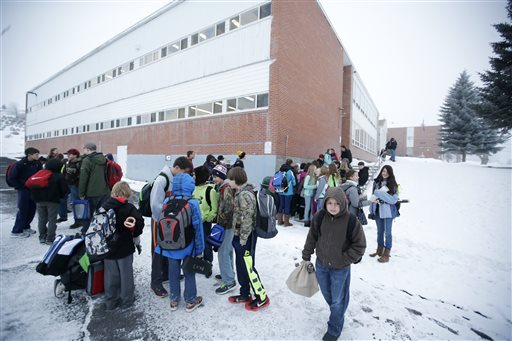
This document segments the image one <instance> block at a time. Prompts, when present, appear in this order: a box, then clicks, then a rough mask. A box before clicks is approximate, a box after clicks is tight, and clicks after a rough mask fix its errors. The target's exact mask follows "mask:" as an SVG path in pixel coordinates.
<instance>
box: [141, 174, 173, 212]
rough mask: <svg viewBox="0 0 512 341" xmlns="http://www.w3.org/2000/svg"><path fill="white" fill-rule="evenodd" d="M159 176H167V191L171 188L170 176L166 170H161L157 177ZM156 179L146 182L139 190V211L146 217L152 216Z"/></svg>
mask: <svg viewBox="0 0 512 341" xmlns="http://www.w3.org/2000/svg"><path fill="white" fill-rule="evenodd" d="M159 176H163V177H164V178H165V189H164V191H165V192H167V190H168V189H169V177H167V175H166V174H165V173H164V172H160V174H158V175H157V177H159ZM155 180H156V178H155ZM155 180H153V181H151V182H148V183H146V184H145V185H144V187H142V189H141V190H140V192H139V201H138V203H139V212H140V214H142V215H143V216H144V217H151V190H152V189H153V184H154V182H155Z"/></svg>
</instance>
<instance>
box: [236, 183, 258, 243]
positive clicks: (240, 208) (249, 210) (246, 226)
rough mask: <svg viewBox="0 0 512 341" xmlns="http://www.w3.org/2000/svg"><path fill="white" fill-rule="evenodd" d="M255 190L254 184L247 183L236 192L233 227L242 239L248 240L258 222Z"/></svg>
mask: <svg viewBox="0 0 512 341" xmlns="http://www.w3.org/2000/svg"><path fill="white" fill-rule="evenodd" d="M253 191H254V188H253V186H252V185H250V184H245V185H243V186H242V187H241V188H240V189H239V190H237V191H236V193H235V207H234V209H233V227H234V228H235V236H240V241H247V239H248V238H249V236H250V235H251V233H252V230H253V228H254V224H255V223H256V196H255V195H254V192H253Z"/></svg>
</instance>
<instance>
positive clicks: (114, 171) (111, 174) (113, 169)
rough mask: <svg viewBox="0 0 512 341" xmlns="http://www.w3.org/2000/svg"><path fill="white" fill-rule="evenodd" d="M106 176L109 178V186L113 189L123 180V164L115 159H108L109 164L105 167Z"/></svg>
mask: <svg viewBox="0 0 512 341" xmlns="http://www.w3.org/2000/svg"><path fill="white" fill-rule="evenodd" d="M105 177H106V180H107V186H108V188H110V189H112V187H114V185H115V184H116V183H118V182H119V181H121V178H122V177H123V170H122V169H121V166H120V165H119V164H118V163H117V162H115V161H111V160H107V166H106V167H105Z"/></svg>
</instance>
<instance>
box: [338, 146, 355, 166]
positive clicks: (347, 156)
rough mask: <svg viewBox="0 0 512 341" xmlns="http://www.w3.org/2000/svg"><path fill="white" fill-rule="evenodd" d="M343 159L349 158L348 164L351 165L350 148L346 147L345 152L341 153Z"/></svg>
mask: <svg viewBox="0 0 512 341" xmlns="http://www.w3.org/2000/svg"><path fill="white" fill-rule="evenodd" d="M340 157H341V159H342V160H343V159H348V164H349V165H350V164H351V163H352V152H351V151H350V149H345V151H344V152H341V155H340Z"/></svg>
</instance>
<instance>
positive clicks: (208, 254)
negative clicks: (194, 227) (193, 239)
mask: <svg viewBox="0 0 512 341" xmlns="http://www.w3.org/2000/svg"><path fill="white" fill-rule="evenodd" d="M210 233H212V223H210V222H208V221H205V222H203V238H204V251H203V256H204V260H207V261H208V262H210V263H213V246H212V244H210V243H208V242H207V241H206V238H207V237H208V236H209V235H210Z"/></svg>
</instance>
